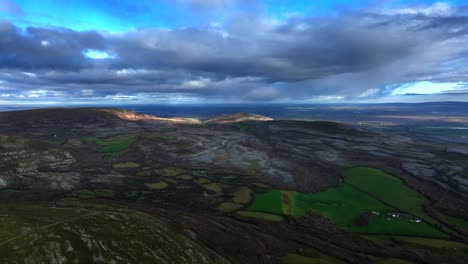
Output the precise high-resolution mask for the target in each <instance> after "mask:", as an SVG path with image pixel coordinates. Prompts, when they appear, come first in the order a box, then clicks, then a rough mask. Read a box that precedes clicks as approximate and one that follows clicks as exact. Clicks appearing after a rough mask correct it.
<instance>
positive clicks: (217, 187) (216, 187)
mask: <svg viewBox="0 0 468 264" xmlns="http://www.w3.org/2000/svg"><path fill="white" fill-rule="evenodd" d="M202 187H203V188H205V189H206V190H208V191H211V192H214V193H215V194H216V195H223V193H224V192H223V187H222V186H221V184H219V183H207V184H202Z"/></svg>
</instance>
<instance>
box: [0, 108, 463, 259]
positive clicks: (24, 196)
mask: <svg viewBox="0 0 468 264" xmlns="http://www.w3.org/2000/svg"><path fill="white" fill-rule="evenodd" d="M466 160H468V148H466V147H463V146H458V145H456V146H447V145H443V144H441V145H438V144H429V143H427V142H422V141H418V140H416V139H414V138H410V137H406V136H401V135H395V134H384V133H380V132H375V131H369V130H365V129H362V128H358V127H354V126H351V125H347V124H344V123H334V122H326V121H318V122H306V121H292V120H273V119H271V118H268V117H264V116H259V115H252V114H234V115H222V116H220V117H216V118H211V119H207V120H200V119H194V118H158V117H153V116H149V115H140V114H138V113H135V112H132V111H128V110H121V109H92V108H89V109H41V110H28V111H16V112H1V113H0V190H1V191H0V199H2V200H3V201H5V202H8V203H9V204H17V203H26V204H30V203H36V202H39V201H40V202H41V203H46V204H48V206H50V204H53V205H54V206H65V207H70V206H72V205H73V206H75V207H76V206H78V207H80V206H84V205H80V204H85V203H86V204H88V206H89V204H94V205H96V204H105V205H106V206H111V207H112V208H119V207H122V206H124V207H126V208H132V209H134V210H140V211H144V212H145V213H148V214H152V215H155V216H156V217H161V218H162V219H163V220H161V221H166V222H167V221H168V219H178V220H174V221H169V225H175V226H176V227H175V228H176V229H180V230H185V231H183V232H185V236H188V237H192V239H195V240H196V241H199V243H200V244H201V245H202V246H201V247H207V248H211V249H212V250H215V251H216V252H217V254H219V255H221V256H223V257H225V258H226V259H227V260H226V261H231V262H233V263H248V262H250V263H281V262H282V260H283V259H284V256H285V255H286V254H288V253H291V252H295V253H299V254H301V255H306V256H309V257H310V256H312V257H313V256H316V257H319V256H322V255H327V256H332V257H333V258H336V259H337V260H336V261H339V260H340V259H341V261H345V262H348V263H372V262H374V261H376V258H402V259H406V260H407V261H416V262H418V263H444V262H445V263H456V262H450V261H454V258H450V257H447V256H446V257H444V254H436V255H433V253H429V252H426V251H424V250H420V249H414V250H413V251H411V250H412V249H405V250H407V251H408V252H406V251H404V250H403V251H399V250H398V249H396V248H394V249H391V250H389V249H388V248H386V247H382V246H379V245H378V244H375V243H374V242H372V241H369V240H366V239H365V238H362V237H359V236H358V235H357V234H353V233H349V232H347V231H343V230H341V229H339V228H337V227H335V226H334V225H333V223H332V222H330V221H329V220H328V219H326V218H323V216H320V215H317V214H311V215H310V216H309V217H301V218H297V219H292V218H291V219H289V218H288V219H289V220H287V221H286V222H283V223H281V224H279V226H278V225H276V224H273V223H269V222H263V221H260V222H258V220H252V219H250V220H248V219H242V218H239V217H238V216H236V217H233V216H232V215H230V214H227V215H226V214H225V212H226V211H222V210H221V211H222V212H220V210H219V208H221V207H222V208H225V207H227V206H230V205H231V206H234V207H235V206H236V204H237V205H238V207H236V208H242V207H245V206H246V205H248V203H249V202H250V201H251V200H250V199H251V198H248V199H247V200H246V201H245V203H244V204H242V202H232V201H231V202H226V200H224V199H230V198H229V197H231V196H232V195H234V194H233V193H235V190H238V187H236V186H243V187H244V188H245V189H244V190H248V193H249V195H248V196H249V197H250V196H251V194H250V193H251V192H255V193H260V192H262V191H265V190H268V189H270V188H276V189H282V190H293V191H300V192H304V193H315V192H320V191H324V190H327V189H328V188H332V187H334V186H337V185H338V184H339V183H340V182H342V180H343V177H344V175H343V173H342V172H343V171H344V170H345V169H347V168H352V167H356V166H367V167H374V168H379V169H381V170H383V171H386V172H388V173H391V174H392V175H394V176H395V177H398V178H399V179H401V180H403V182H405V183H406V184H407V185H408V186H410V187H411V188H413V189H414V190H417V191H418V192H419V193H421V194H423V195H424V196H425V197H427V199H428V200H429V201H430V204H428V205H427V210H428V211H430V212H432V214H431V216H432V217H434V218H435V219H437V221H439V222H440V223H439V224H438V225H444V226H447V228H448V226H449V225H450V224H449V223H448V221H446V217H448V218H450V217H454V218H455V217H456V218H457V219H465V220H466V219H468V204H467V203H466V202H465V201H466V198H468V163H467V162H466ZM154 175H156V176H157V179H158V180H157V181H156V178H154V179H153V180H150V179H149V178H148V177H156V176H154ZM161 177H162V178H161ZM171 177H172V178H171ZM153 182H154V183H153ZM145 186H146V187H145ZM168 186H169V187H168ZM142 188H150V189H152V190H150V191H148V190H144V191H143V190H142ZM236 188H237V189H236ZM98 190H101V191H98ZM156 190H158V191H156ZM162 190H167V191H162ZM169 190H170V191H169ZM132 195H133V196H132ZM145 195H146V196H145ZM128 197H130V198H128ZM132 197H133V198H132ZM226 203H227V205H226ZM221 204H225V205H223V206H221ZM216 208H218V209H216ZM235 210H236V209H233V210H232V211H231V210H227V211H228V212H234V211H235ZM223 212H224V213H223ZM106 217H111V218H112V214H111V215H108V216H106ZM164 219H165V220H164ZM0 220H1V219H0ZM457 221H458V220H457ZM460 221H464V220H460ZM70 228H72V229H73V230H74V231H73V232H75V233H76V232H81V231H79V230H78V229H76V230H75V228H79V227H70ZM276 229H278V231H277V233H276V234H275V231H273V230H276ZM452 230H455V231H453V232H455V233H450V232H449V233H450V234H452V235H453V236H454V237H456V239H455V240H457V241H467V240H466V239H467V236H466V235H467V233H468V231H467V230H464V228H463V227H462V228H460V227H454V228H453V229H452ZM171 232H172V231H171ZM210 232H211V234H210ZM451 232H452V231H451ZM222 233H225V234H229V235H225V236H224V237H223V236H222V235H221V234H222ZM217 234H219V236H218V235H217ZM330 236H332V237H333V238H330ZM259 238H262V239H259ZM320 238H323V239H325V240H327V242H324V241H323V240H322V241H321V240H320ZM298 241H303V242H298ZM304 241H308V242H304ZM38 243H39V242H38ZM96 243H97V242H96ZM161 243H162V242H161ZM243 243H245V247H247V246H248V248H244V249H243V247H242V244H243ZM346 243H349V244H346ZM352 244H354V245H355V246H351V245H352ZM127 246H128V245H127ZM1 247H2V242H1V241H0V248H1ZM197 247H198V246H197ZM184 250H185V249H184ZM204 250H205V249H204ZM206 250H208V249H206ZM240 250H245V256H244V257H241V256H238V252H239V251H240ZM38 252H40V251H38ZM336 252H339V253H336ZM38 254H40V253H38ZM119 254H120V253H119ZM151 254H153V253H151ZM154 254H158V253H157V252H156V253H154ZM200 254H201V255H200V256H201V257H203V256H204V255H203V254H208V253H200ZM104 255H105V254H104ZM104 255H102V256H104ZM372 256H373V257H372ZM197 257H198V256H197ZM68 258H71V257H70V256H68ZM16 259H17V258H16ZM96 259H97V260H96ZM105 259H106V258H104V257H103V258H102V261H101V262H100V258H95V260H96V263H106V262H105ZM456 259H457V258H455V260H456ZM458 259H463V258H462V257H461V258H458ZM107 260H108V259H107ZM5 261H6V262H5V263H8V261H7V260H5ZM9 261H11V259H10V260H9ZM216 261H220V260H216ZM431 261H432V262H431ZM434 261H438V262H434ZM456 261H458V260H456ZM209 262H210V261H208V262H207V263H209ZM11 263H16V262H11ZM18 263H21V262H18ZM24 263H33V262H28V261H25V262H24ZM57 263H66V261H62V262H61V261H58V262H57ZM117 263H118V262H117ZM169 263H170V262H169ZM180 263H194V262H193V261H190V260H187V261H186V262H184V261H181V262H180ZM330 263H338V262H330ZM339 263H341V262H339ZM382 263H383V262H382ZM388 263H390V262H388ZM405 263H406V262H405ZM408 263H411V262H408ZM459 263H463V262H459Z"/></svg>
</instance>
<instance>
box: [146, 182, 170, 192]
mask: <svg viewBox="0 0 468 264" xmlns="http://www.w3.org/2000/svg"><path fill="white" fill-rule="evenodd" d="M145 185H146V187H148V188H150V189H155V190H163V189H166V188H167V187H169V184H167V182H165V181H160V182H156V183H147V184H145Z"/></svg>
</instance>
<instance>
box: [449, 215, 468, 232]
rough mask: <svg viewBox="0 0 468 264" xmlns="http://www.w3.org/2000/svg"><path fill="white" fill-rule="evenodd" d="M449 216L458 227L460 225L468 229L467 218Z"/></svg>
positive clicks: (451, 221)
mask: <svg viewBox="0 0 468 264" xmlns="http://www.w3.org/2000/svg"><path fill="white" fill-rule="evenodd" d="M446 218H447V221H448V222H449V223H450V224H452V225H454V226H456V227H459V228H461V229H463V230H468V221H466V220H463V219H461V218H456V217H453V216H446Z"/></svg>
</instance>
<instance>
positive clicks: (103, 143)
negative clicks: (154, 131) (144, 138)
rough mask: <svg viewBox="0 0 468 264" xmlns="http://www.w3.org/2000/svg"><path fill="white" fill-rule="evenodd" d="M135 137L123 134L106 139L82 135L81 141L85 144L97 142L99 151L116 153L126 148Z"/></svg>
mask: <svg viewBox="0 0 468 264" xmlns="http://www.w3.org/2000/svg"><path fill="white" fill-rule="evenodd" d="M136 139H137V136H136V135H123V136H116V137H111V138H106V139H100V138H96V137H90V136H87V137H83V138H82V141H83V142H84V143H87V144H97V145H98V146H99V148H98V150H99V152H101V153H118V152H121V151H124V150H127V149H128V148H129V147H130V146H131V145H132V144H133V143H134V142H135V141H136Z"/></svg>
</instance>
